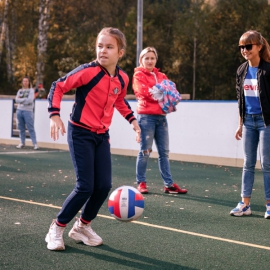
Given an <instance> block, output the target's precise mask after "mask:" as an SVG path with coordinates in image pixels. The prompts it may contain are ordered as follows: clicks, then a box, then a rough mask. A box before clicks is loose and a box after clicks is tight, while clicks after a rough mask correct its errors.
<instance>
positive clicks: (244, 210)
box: [230, 202, 251, 217]
mask: <svg viewBox="0 0 270 270" xmlns="http://www.w3.org/2000/svg"><path fill="white" fill-rule="evenodd" d="M230 215H231V216H236V217H241V216H249V215H251V209H250V205H246V204H245V203H243V202H239V203H238V204H237V206H236V207H235V208H234V209H233V210H232V211H231V212H230Z"/></svg>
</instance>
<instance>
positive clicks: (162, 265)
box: [65, 243, 196, 270]
mask: <svg viewBox="0 0 270 270" xmlns="http://www.w3.org/2000/svg"><path fill="white" fill-rule="evenodd" d="M78 245H79V246H80V245H83V246H84V244H82V243H78ZM97 248H98V249H102V250H104V251H106V252H111V253H115V254H116V256H117V257H116V256H114V255H112V256H109V255H106V254H98V253H95V249H97ZM65 253H71V254H73V253H79V254H83V255H86V256H91V257H94V258H95V259H98V260H101V261H104V262H109V263H113V264H115V265H118V266H119V267H120V266H126V267H132V268H134V269H147V270H149V269H179V270H181V269H182V270H196V268H191V267H186V266H182V265H180V264H175V263H170V262H168V261H161V260H156V259H152V258H150V257H147V256H142V255H138V254H135V253H129V252H124V251H122V250H118V249H114V248H111V247H109V246H107V245H102V246H100V247H95V248H94V249H93V248H92V249H91V250H89V251H85V250H82V249H79V248H74V247H69V246H67V245H66V250H65ZM119 256H123V257H124V259H121V258H119ZM102 265H104V263H102ZM96 266H98V265H96Z"/></svg>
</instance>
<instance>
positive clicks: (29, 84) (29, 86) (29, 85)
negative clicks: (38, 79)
mask: <svg viewBox="0 0 270 270" xmlns="http://www.w3.org/2000/svg"><path fill="white" fill-rule="evenodd" d="M23 79H27V80H28V88H32V84H31V80H30V78H29V77H28V76H24V77H23V78H22V82H23ZM22 87H23V83H22Z"/></svg>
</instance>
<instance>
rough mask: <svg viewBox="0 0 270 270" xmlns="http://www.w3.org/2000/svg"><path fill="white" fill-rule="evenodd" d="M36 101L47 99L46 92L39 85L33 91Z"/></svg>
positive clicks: (41, 85)
mask: <svg viewBox="0 0 270 270" xmlns="http://www.w3.org/2000/svg"><path fill="white" fill-rule="evenodd" d="M35 98H36V99H47V94H46V91H45V89H44V87H43V84H39V85H38V87H37V88H36V91H35Z"/></svg>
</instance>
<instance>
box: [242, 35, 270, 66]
mask: <svg viewBox="0 0 270 270" xmlns="http://www.w3.org/2000/svg"><path fill="white" fill-rule="evenodd" d="M246 44H256V45H262V49H261V50H260V52H259V56H260V58H262V59H263V60H264V61H266V62H270V46H269V44H268V42H267V40H266V39H265V38H264V37H263V36H262V34H261V33H260V32H257V31H255V30H249V31H247V32H245V33H244V34H243V35H242V36H241V37H240V40H239V45H246Z"/></svg>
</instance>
